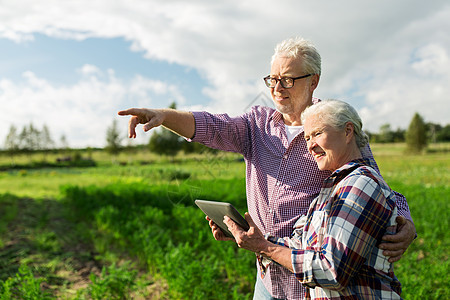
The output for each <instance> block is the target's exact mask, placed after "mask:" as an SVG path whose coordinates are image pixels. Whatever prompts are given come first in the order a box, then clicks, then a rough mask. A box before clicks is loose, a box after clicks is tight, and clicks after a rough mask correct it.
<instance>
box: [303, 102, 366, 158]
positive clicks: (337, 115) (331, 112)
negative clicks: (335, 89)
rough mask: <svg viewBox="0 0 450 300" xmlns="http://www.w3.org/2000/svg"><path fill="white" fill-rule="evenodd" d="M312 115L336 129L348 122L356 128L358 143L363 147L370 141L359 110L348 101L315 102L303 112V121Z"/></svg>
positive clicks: (342, 127)
mask: <svg viewBox="0 0 450 300" xmlns="http://www.w3.org/2000/svg"><path fill="white" fill-rule="evenodd" d="M310 116H316V117H317V118H318V119H319V120H321V121H322V122H323V123H324V124H326V125H329V126H332V127H333V128H335V129H344V128H345V124H347V123H348V122H350V123H352V124H353V127H354V129H355V140H356V145H357V146H358V147H359V148H360V149H362V148H364V147H365V146H366V145H367V143H368V142H369V137H368V136H367V134H365V133H364V131H363V130H362V121H361V118H360V117H359V115H358V112H356V110H355V109H354V108H353V107H352V106H351V105H350V104H348V103H346V102H344V101H340V100H334V99H330V100H324V101H320V102H318V103H316V104H313V105H311V106H309V107H308V108H306V109H305V111H304V112H303V113H302V123H303V124H304V122H305V120H306V119H307V118H308V117H310Z"/></svg>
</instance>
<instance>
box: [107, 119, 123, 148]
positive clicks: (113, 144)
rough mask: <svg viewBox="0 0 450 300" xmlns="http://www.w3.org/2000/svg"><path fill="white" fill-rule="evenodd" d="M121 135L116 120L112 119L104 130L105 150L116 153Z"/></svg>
mask: <svg viewBox="0 0 450 300" xmlns="http://www.w3.org/2000/svg"><path fill="white" fill-rule="evenodd" d="M121 142H122V137H121V136H120V133H119V129H118V126H117V120H116V119H114V120H113V123H112V125H111V127H108V129H107V130H106V151H108V152H109V153H110V154H113V155H117V154H119V152H120V150H121V148H122V147H121V145H120V144H121Z"/></svg>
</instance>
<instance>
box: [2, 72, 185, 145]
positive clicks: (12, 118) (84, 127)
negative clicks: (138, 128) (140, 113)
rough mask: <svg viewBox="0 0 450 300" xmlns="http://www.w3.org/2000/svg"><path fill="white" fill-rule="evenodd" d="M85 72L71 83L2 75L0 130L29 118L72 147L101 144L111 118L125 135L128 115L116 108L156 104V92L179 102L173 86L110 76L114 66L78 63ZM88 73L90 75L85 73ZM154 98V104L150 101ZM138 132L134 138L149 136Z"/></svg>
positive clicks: (4, 132)
mask: <svg viewBox="0 0 450 300" xmlns="http://www.w3.org/2000/svg"><path fill="white" fill-rule="evenodd" d="M80 70H83V74H82V76H81V77H80V79H79V81H78V82H76V83H75V84H73V85H70V86H56V85H53V84H51V83H49V82H48V81H46V80H45V79H43V78H38V77H37V76H36V75H35V74H33V73H32V72H30V71H28V72H25V73H24V74H23V77H24V81H22V82H17V83H16V82H12V81H10V80H7V79H2V80H0V103H2V108H3V110H4V111H5V112H7V113H6V114H4V116H2V120H1V123H2V124H4V126H1V128H0V136H5V137H6V135H7V133H8V128H9V127H8V124H10V125H14V126H15V127H16V128H19V129H21V128H23V127H24V126H25V125H28V124H29V123H33V124H34V125H35V126H36V127H38V128H42V126H43V125H44V124H46V125H47V126H48V127H49V128H50V130H51V132H52V136H53V138H54V139H55V140H56V142H58V141H59V138H60V137H61V136H62V135H65V136H66V138H67V141H68V142H69V144H70V146H71V147H86V146H91V147H103V146H104V145H105V140H106V128H107V127H109V126H110V125H111V124H112V120H113V118H117V119H118V120H119V122H120V126H121V127H120V128H121V129H122V130H123V132H122V134H123V136H124V137H125V136H126V128H127V125H126V124H127V122H128V119H127V118H124V117H118V116H117V111H118V110H120V109H125V108H128V107H129V106H130V103H133V104H136V106H138V107H139V105H140V106H144V104H145V105H155V104H154V103H153V102H154V101H156V100H157V99H158V97H160V96H161V97H164V98H173V99H174V100H176V101H177V102H180V103H181V102H182V101H183V98H182V96H180V93H179V92H178V90H177V88H176V87H175V86H172V85H169V84H166V83H164V82H160V81H155V80H151V79H148V78H144V77H142V76H136V77H134V78H132V79H131V80H129V81H122V80H119V79H117V78H116V77H114V72H113V71H112V70H109V71H107V72H106V74H105V72H103V71H101V70H100V69H98V68H97V67H96V66H92V65H85V66H83V67H81V68H80ZM86 75H88V76H86ZM152 103H153V104H152ZM147 139H148V136H145V135H142V134H141V135H140V136H139V139H138V140H137V142H139V143H145V142H147Z"/></svg>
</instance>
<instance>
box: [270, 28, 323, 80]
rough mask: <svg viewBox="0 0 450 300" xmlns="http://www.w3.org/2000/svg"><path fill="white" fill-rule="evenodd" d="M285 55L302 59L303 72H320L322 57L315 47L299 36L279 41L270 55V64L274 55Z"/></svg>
mask: <svg viewBox="0 0 450 300" xmlns="http://www.w3.org/2000/svg"><path fill="white" fill-rule="evenodd" d="M280 56H286V57H293V58H299V57H301V58H302V59H303V64H304V67H305V70H304V71H305V72H306V73H309V74H319V75H320V73H321V72H322V67H321V64H322V59H321V58H320V54H319V52H317V49H316V47H314V45H313V44H312V43H311V42H310V41H307V40H305V39H303V38H300V37H295V38H290V39H287V40H284V41H282V42H280V43H279V44H278V45H276V46H275V53H274V54H273V56H272V61H271V64H273V61H274V60H275V58H276V57H280Z"/></svg>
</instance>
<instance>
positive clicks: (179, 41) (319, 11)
mask: <svg viewBox="0 0 450 300" xmlns="http://www.w3.org/2000/svg"><path fill="white" fill-rule="evenodd" d="M0 19H1V20H2V21H1V22H0V37H5V38H9V39H12V40H15V41H17V42H23V41H29V40H31V39H32V35H33V34H34V33H43V34H46V35H49V36H51V37H55V38H61V39H76V40H83V39H85V38H88V37H98V38H113V37H122V38H124V39H126V40H128V41H130V42H131V43H132V47H131V49H132V50H133V51H142V52H143V55H144V56H145V57H146V58H149V59H158V60H161V61H165V62H168V63H173V62H175V63H178V64H180V65H183V66H187V67H191V68H195V69H196V70H197V71H198V72H199V73H200V74H201V75H202V76H203V77H204V78H205V79H206V80H207V82H208V83H209V85H208V86H207V87H205V88H204V89H203V92H204V93H205V94H206V95H208V96H209V97H210V98H211V99H212V102H211V103H210V104H209V105H208V106H207V108H208V109H211V110H213V111H216V112H218V111H222V112H225V111H226V112H229V113H230V114H238V113H241V112H242V111H243V110H244V109H245V107H246V106H247V104H248V103H249V102H250V101H252V100H253V99H254V97H255V96H256V95H258V94H259V93H260V92H261V91H264V92H267V91H266V89H265V87H264V86H263V84H262V80H261V78H262V77H263V76H264V75H266V73H267V72H268V71H269V69H270V67H269V61H270V57H271V55H272V50H273V47H274V46H275V44H276V43H277V42H279V41H280V40H282V39H284V38H286V37H290V36H295V35H300V36H304V37H305V38H308V39H310V40H312V41H313V42H314V43H315V44H316V45H317V47H318V49H319V51H320V53H321V55H322V59H323V74H322V78H321V82H320V85H319V88H318V90H317V92H316V95H317V96H319V97H321V98H341V99H343V100H347V101H349V102H351V103H352V104H354V105H355V106H356V107H357V108H358V109H359V110H360V111H361V114H362V115H363V119H364V121H365V123H366V127H368V128H370V129H371V130H377V129H378V126H379V125H381V124H384V123H386V122H389V123H391V124H392V125H394V127H395V126H401V127H404V128H405V127H406V126H407V125H408V123H409V120H410V118H411V117H412V115H413V113H414V112H415V111H418V112H419V113H421V115H422V116H423V117H424V118H425V120H426V121H434V122H440V123H448V122H449V121H450V119H449V117H448V115H449V114H448V112H449V104H448V103H449V101H448V99H447V97H448V96H447V95H449V93H448V92H449V90H448V89H449V88H448V84H447V82H448V79H449V74H450V68H449V67H448V64H449V63H448V57H449V53H448V49H450V37H449V35H448V32H447V31H448V28H450V4H449V3H448V1H445V0H437V1H433V2H425V1H418V0H413V1H410V0H400V1H394V2H393V1H387V0H380V1H376V2H371V3H365V2H361V1H357V0H346V1H340V2H327V3H324V2H317V1H316V2H312V1H310V2H308V3H303V2H300V1H295V0H288V1H283V2H280V3H274V2H273V1H267V0H258V1H257V0H254V1H250V0H249V1H239V0H229V1H220V2H217V1H209V0H196V1H189V2H186V1H176V0H168V1H151V0H140V1H139V0H132V1H131V0H123V1H106V0H103V1H58V0H46V1H38V2H36V1H24V0H17V1H8V2H7V3H2V7H1V8H0ZM86 68H87V69H85V70H84V71H82V72H84V73H83V74H85V75H84V76H85V77H86V76H87V78H85V77H83V79H81V80H80V82H79V83H77V84H74V85H73V86H70V87H55V86H53V85H52V84H51V83H48V82H47V83H46V82H42V79H39V78H34V79H33V80H34V81H36V80H37V81H39V80H40V81H41V82H34V83H32V81H30V79H28V80H29V84H30V85H31V86H32V85H33V84H42V85H47V87H46V88H45V89H44V88H43V87H42V88H41V89H39V90H38V91H39V93H38V95H40V97H41V98H46V97H47V98H48V97H50V96H48V95H47V94H44V90H45V91H46V92H48V93H50V95H53V94H59V93H63V92H64V91H65V92H66V93H69V92H73V93H74V94H75V93H78V94H79V96H80V97H84V98H83V99H86V98H87V99H90V100H89V101H87V100H84V102H82V103H79V104H78V103H76V101H75V100H74V99H72V98H71V97H68V96H65V97H68V99H67V100H66V102H67V103H72V104H71V105H73V106H74V107H75V106H76V105H85V107H84V108H83V110H87V113H86V115H85V117H83V118H82V120H88V119H87V117H88V116H89V117H93V115H95V114H92V115H89V111H90V109H89V108H88V107H90V105H91V106H92V104H93V103H95V105H100V106H102V105H104V104H105V103H103V102H102V101H100V100H98V99H97V98H95V97H99V98H100V99H108V101H109V102H108V105H109V107H111V105H112V104H113V103H114V102H117V101H120V100H118V99H125V98H126V99H128V100H130V101H129V103H130V102H132V103H135V104H136V106H138V105H142V106H149V105H150V104H151V103H149V102H148V101H146V102H140V101H141V99H143V95H146V94H147V93H148V91H147V89H151V91H152V93H154V94H158V91H164V92H166V93H170V94H171V97H172V98H173V99H174V100H176V101H177V102H178V103H181V106H180V107H185V108H189V107H194V106H195V107H198V105H197V103H195V100H194V101H193V102H190V103H188V102H187V101H186V100H185V99H184V97H183V95H181V93H180V92H179V90H178V89H177V88H175V87H170V88H169V89H167V84H165V83H161V82H159V83H155V82H153V83H150V82H149V81H150V80H149V79H145V78H139V76H137V77H136V78H134V80H133V81H134V83H132V84H131V83H130V84H129V85H127V84H125V83H123V82H119V81H117V79H115V77H114V76H113V75H111V74H106V75H105V74H103V75H102V76H104V77H101V75H100V74H98V72H97V71H98V70H93V69H90V68H91V67H86ZM88 78H89V79H88ZM105 78H106V79H105ZM102 80H103V81H102ZM105 80H106V81H105ZM2 84H3V85H5V86H8V85H10V86H12V87H13V88H18V83H12V82H9V83H8V82H6V81H5V82H4V83H2ZM152 84H153V85H152ZM22 85H24V83H22ZM158 85H159V86H158ZM144 86H145V87H144ZM150 86H151V87H150ZM23 88H24V89H25V90H26V89H30V87H28V86H23ZM71 89H73V91H69V90H71ZM114 89H115V91H116V92H115V93H110V92H109V91H110V90H114ZM34 92H35V93H36V91H34ZM15 95H16V96H17V97H24V96H23V95H24V92H18V91H17V93H16V94H15ZM64 95H65V94H64ZM52 99H53V98H52ZM70 99H72V100H70ZM114 99H115V100H114ZM14 101H18V100H14ZM103 101H106V100H103ZM55 102H56V100H55ZM66 102H65V103H66ZM111 102H113V103H111ZM133 106H134V105H133ZM65 107H66V106H65V105H62V106H61V109H65ZM72 109H73V108H72ZM116 109H117V108H116ZM106 112H107V110H106V108H105V113H106ZM111 112H112V111H111ZM80 117H82V116H80ZM85 122H86V121H85ZM92 123H93V122H92V120H91V121H89V124H90V127H92V126H98V127H105V124H101V125H94V124H92ZM99 123H100V122H99ZM97 130H100V129H99V128H97ZM88 131H89V130H88ZM86 134H87V135H89V136H90V134H89V133H88V132H87V133H86ZM0 136H1V135H0ZM92 139H95V138H92ZM90 142H91V141H90Z"/></svg>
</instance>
